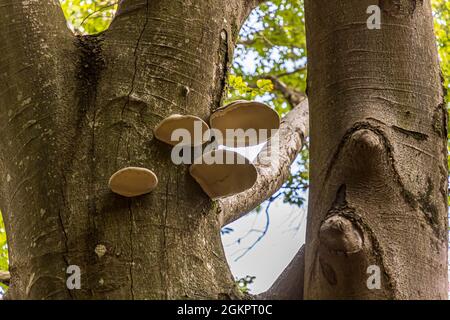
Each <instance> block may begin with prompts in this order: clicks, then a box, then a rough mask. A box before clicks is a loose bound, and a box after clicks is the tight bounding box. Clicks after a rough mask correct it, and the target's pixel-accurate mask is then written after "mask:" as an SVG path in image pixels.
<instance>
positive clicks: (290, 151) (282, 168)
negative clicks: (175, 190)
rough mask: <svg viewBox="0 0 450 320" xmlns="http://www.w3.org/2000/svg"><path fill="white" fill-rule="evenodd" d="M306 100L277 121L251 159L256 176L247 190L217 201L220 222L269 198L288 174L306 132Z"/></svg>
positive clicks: (226, 222) (246, 211)
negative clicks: (272, 133)
mask: <svg viewBox="0 0 450 320" xmlns="http://www.w3.org/2000/svg"><path fill="white" fill-rule="evenodd" d="M308 116H309V113H308V101H307V99H304V100H303V101H302V102H301V103H299V104H298V105H297V106H296V107H295V108H294V109H292V110H291V111H290V112H289V113H288V114H287V115H286V116H285V117H284V118H283V119H282V121H281V126H280V130H279V131H278V134H277V135H275V136H274V137H273V138H272V139H271V140H270V141H269V142H268V143H267V145H266V146H265V147H264V148H263V150H262V151H261V152H260V154H259V155H258V157H257V158H256V160H255V163H254V164H255V166H256V168H257V170H258V179H257V181H256V183H255V184H254V186H253V187H252V188H250V189H249V190H247V191H245V192H242V193H239V194H237V195H234V196H231V197H228V198H224V199H221V200H219V204H220V206H221V210H222V211H221V215H220V219H221V223H222V225H226V224H228V223H231V222H233V221H234V220H237V219H239V218H240V217H242V216H243V215H245V214H247V213H248V212H250V211H251V210H253V209H254V208H256V207H257V206H258V205H260V204H261V203H262V202H264V201H265V200H267V199H269V198H270V197H271V196H272V195H273V194H274V193H275V192H276V191H277V190H278V189H280V188H281V186H282V185H283V183H284V182H285V181H286V180H287V179H288V178H289V176H290V166H291V164H292V162H293V161H294V160H295V158H296V157H297V155H298V153H299V152H300V150H301V149H302V147H303V144H304V139H305V137H306V136H307V135H308V128H309V124H308V121H309V119H308Z"/></svg>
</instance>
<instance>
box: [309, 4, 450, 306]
mask: <svg viewBox="0 0 450 320" xmlns="http://www.w3.org/2000/svg"><path fill="white" fill-rule="evenodd" d="M373 4H374V3H373V1H366V0H364V1H361V0H346V1H337V0H333V1H330V0H327V1H325V0H306V1H305V6H306V28H307V39H308V97H309V104H310V124H311V136H310V137H311V150H310V152H311V153H310V155H311V174H310V179H311V182H310V183H311V189H310V198H309V215H308V227H307V236H306V257H305V289H304V295H305V298H306V299H327V298H333V299H335V298H337V299H345V298H355V299H446V297H447V286H448V281H447V231H448V229H447V149H446V144H447V129H446V128H447V117H446V108H445V105H444V102H443V97H444V94H443V88H442V84H441V80H442V79H441V77H440V71H439V62H438V55H437V50H436V42H435V37H434V33H433V20H432V14H431V8H430V3H429V1H415V0H414V1H413V0H405V1H403V0H402V1H391V0H382V1H379V2H378V5H379V6H380V8H381V10H382V23H381V29H379V30H376V29H375V30H369V29H368V27H367V25H366V21H367V18H368V17H369V15H368V14H366V10H367V8H368V7H369V6H370V5H373ZM371 265H374V266H377V267H379V268H380V271H381V288H380V289H379V290H377V289H372V290H370V289H368V286H367V283H366V282H367V279H368V278H369V276H370V274H368V273H367V268H368V267H369V266H371Z"/></svg>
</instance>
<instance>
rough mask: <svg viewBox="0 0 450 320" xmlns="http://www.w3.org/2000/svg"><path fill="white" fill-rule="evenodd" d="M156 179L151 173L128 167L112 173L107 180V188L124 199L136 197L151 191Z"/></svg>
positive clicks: (142, 169)
mask: <svg viewBox="0 0 450 320" xmlns="http://www.w3.org/2000/svg"><path fill="white" fill-rule="evenodd" d="M157 185H158V178H157V177H156V175H155V174H154V173H153V171H151V170H148V169H145V168H137V167H128V168H123V169H121V170H119V171H117V172H116V173H114V174H113V175H112V176H111V178H110V179H109V187H110V189H111V190H112V191H113V192H114V193H117V194H119V195H121V196H124V197H137V196H141V195H143V194H146V193H149V192H151V191H153V190H154V189H155V188H156V186H157Z"/></svg>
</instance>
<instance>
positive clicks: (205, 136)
mask: <svg viewBox="0 0 450 320" xmlns="http://www.w3.org/2000/svg"><path fill="white" fill-rule="evenodd" d="M177 129H185V130H187V133H188V134H189V135H190V136H189V137H187V138H188V139H189V140H188V142H189V143H186V142H185V141H183V139H182V137H181V136H177V135H176V137H172V134H173V133H174V132H175V130H177ZM154 132H155V137H156V139H158V140H160V141H162V142H165V143H167V144H170V145H172V146H175V145H177V144H179V143H185V144H186V145H191V146H200V145H202V144H204V143H206V142H207V141H208V140H209V126H208V124H207V123H206V122H205V121H203V120H202V119H201V118H199V117H196V116H192V115H180V114H173V115H171V116H169V117H167V118H165V119H164V120H163V121H161V122H160V123H159V124H158V125H157V126H156V128H155V131H154ZM180 133H181V132H180Z"/></svg>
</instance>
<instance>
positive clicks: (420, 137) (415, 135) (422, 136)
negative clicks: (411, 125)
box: [392, 125, 428, 141]
mask: <svg viewBox="0 0 450 320" xmlns="http://www.w3.org/2000/svg"><path fill="white" fill-rule="evenodd" d="M392 129H394V130H396V131H398V132H400V133H403V134H404V135H406V136H408V137H412V138H414V139H416V140H417V141H424V140H427V139H428V135H427V134H425V133H422V132H417V131H412V130H407V129H404V128H401V127H399V126H396V125H393V126H392Z"/></svg>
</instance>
